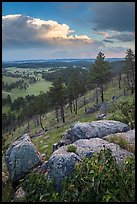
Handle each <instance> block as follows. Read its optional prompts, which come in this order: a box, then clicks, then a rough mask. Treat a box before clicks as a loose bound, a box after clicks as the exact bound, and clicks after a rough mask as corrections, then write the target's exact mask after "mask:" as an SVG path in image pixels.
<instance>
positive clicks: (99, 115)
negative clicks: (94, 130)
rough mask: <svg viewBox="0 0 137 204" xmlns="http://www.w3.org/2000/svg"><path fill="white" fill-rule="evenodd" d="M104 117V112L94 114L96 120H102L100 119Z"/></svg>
mask: <svg viewBox="0 0 137 204" xmlns="http://www.w3.org/2000/svg"><path fill="white" fill-rule="evenodd" d="M104 118H106V114H97V115H96V119H97V120H102V119H104Z"/></svg>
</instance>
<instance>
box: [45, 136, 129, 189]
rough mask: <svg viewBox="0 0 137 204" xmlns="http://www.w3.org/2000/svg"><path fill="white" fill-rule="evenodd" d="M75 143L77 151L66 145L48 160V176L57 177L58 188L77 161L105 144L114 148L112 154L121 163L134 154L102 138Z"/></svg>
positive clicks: (81, 140) (89, 155)
mask: <svg viewBox="0 0 137 204" xmlns="http://www.w3.org/2000/svg"><path fill="white" fill-rule="evenodd" d="M71 145H72V144H71ZM73 145H74V146H76V152H75V153H73V152H71V153H70V152H68V151H67V149H68V146H69V145H66V146H63V147H60V148H59V149H58V150H56V151H54V152H53V153H52V155H51V157H50V158H49V160H48V163H47V166H48V169H47V171H48V176H49V177H50V178H54V179H55V183H56V186H57V189H59V188H60V182H61V180H62V179H63V178H65V177H67V176H68V175H70V174H71V173H72V171H73V169H74V166H75V163H76V162H78V161H82V159H83V158H85V157H92V155H93V154H94V153H98V152H100V150H101V149H103V147H104V145H105V147H106V148H109V149H111V150H112V155H113V156H114V157H115V158H116V161H117V163H118V164H119V165H121V164H122V163H123V162H124V160H125V159H126V158H127V157H129V156H130V155H132V153H130V152H128V151H127V150H124V149H121V148H120V146H119V145H117V144H114V143H109V142H108V141H105V140H103V139H100V138H92V139H80V140H77V141H75V142H74V143H73Z"/></svg>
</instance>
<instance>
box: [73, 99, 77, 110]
mask: <svg viewBox="0 0 137 204" xmlns="http://www.w3.org/2000/svg"><path fill="white" fill-rule="evenodd" d="M72 103H73V110H74V111H75V110H76V106H75V102H74V100H73V102H72Z"/></svg>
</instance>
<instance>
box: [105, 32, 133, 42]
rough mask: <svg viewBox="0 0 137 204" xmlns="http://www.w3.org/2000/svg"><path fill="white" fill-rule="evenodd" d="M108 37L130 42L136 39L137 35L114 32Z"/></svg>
mask: <svg viewBox="0 0 137 204" xmlns="http://www.w3.org/2000/svg"><path fill="white" fill-rule="evenodd" d="M107 38H108V39H116V40H118V41H121V42H130V41H133V40H135V35H134V33H119V34H114V35H112V36H110V37H107Z"/></svg>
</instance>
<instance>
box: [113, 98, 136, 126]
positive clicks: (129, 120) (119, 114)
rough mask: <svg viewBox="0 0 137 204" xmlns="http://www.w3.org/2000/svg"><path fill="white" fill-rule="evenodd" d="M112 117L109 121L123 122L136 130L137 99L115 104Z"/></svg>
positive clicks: (127, 99) (128, 99) (124, 100)
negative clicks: (136, 102)
mask: <svg viewBox="0 0 137 204" xmlns="http://www.w3.org/2000/svg"><path fill="white" fill-rule="evenodd" d="M111 113H112V114H111V116H110V117H109V119H111V120H117V121H121V122H123V123H126V124H127V125H129V126H130V127H131V129H133V128H135V99H134V97H133V98H126V99H122V100H120V101H117V102H115V104H114V106H113V108H111Z"/></svg>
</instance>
